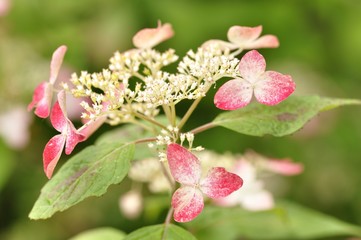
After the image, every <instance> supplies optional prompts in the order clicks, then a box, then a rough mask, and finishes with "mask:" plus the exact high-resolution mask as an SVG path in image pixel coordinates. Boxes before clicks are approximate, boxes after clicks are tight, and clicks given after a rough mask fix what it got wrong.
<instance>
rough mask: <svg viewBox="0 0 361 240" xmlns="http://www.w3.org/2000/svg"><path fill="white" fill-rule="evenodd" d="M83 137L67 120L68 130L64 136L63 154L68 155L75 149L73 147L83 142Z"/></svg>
mask: <svg viewBox="0 0 361 240" xmlns="http://www.w3.org/2000/svg"><path fill="white" fill-rule="evenodd" d="M84 140H85V136H84V135H82V134H80V133H78V131H77V130H76V129H75V128H74V125H73V124H72V123H71V122H70V120H68V130H67V135H66V144H65V154H67V155H69V154H70V153H71V152H72V151H73V150H74V148H75V146H76V145H77V144H78V143H80V142H82V141H84Z"/></svg>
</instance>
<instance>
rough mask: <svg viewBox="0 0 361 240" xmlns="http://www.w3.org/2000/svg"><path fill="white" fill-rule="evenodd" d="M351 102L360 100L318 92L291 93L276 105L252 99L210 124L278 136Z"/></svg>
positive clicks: (256, 134) (295, 129)
mask: <svg viewBox="0 0 361 240" xmlns="http://www.w3.org/2000/svg"><path fill="white" fill-rule="evenodd" d="M351 104H358V105H361V101H360V100H355V99H337V98H321V97H319V96H302V97H290V98H288V99H287V100H286V101H283V102H282V103H280V104H278V105H276V106H265V105H261V104H258V103H253V104H251V105H249V106H247V107H245V108H241V109H238V110H235V111H231V112H225V113H221V114H220V115H218V116H217V117H216V118H215V119H214V120H213V124H215V125H219V126H222V127H225V128H228V129H231V130H233V131H236V132H239V133H243V134H247V135H252V136H264V135H266V134H270V135H273V136H276V137H281V136H285V135H288V134H291V133H294V132H296V131H297V130H299V129H300V128H302V127H303V126H304V125H305V124H306V123H307V122H308V121H309V120H310V119H311V118H313V117H315V116H316V115H317V114H318V113H320V112H322V111H326V110H330V109H333V108H336V107H339V106H343V105H351Z"/></svg>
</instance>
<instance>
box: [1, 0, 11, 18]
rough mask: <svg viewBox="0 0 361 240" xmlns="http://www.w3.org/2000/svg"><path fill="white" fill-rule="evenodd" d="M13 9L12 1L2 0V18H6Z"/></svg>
mask: <svg viewBox="0 0 361 240" xmlns="http://www.w3.org/2000/svg"><path fill="white" fill-rule="evenodd" d="M10 7H11V2H10V0H0V17H1V16H5V15H6V14H7V13H8V12H9V10H10Z"/></svg>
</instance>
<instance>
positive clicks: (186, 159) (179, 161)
mask: <svg viewBox="0 0 361 240" xmlns="http://www.w3.org/2000/svg"><path fill="white" fill-rule="evenodd" d="M167 159H168V164H169V169H170V172H171V174H172V176H173V177H174V179H175V180H176V181H177V182H179V183H182V184H188V185H195V184H198V182H199V180H200V177H201V163H200V161H199V159H198V158H197V157H196V156H195V155H193V154H192V153H191V152H190V151H188V150H187V149H185V148H184V147H182V146H181V145H179V144H176V143H172V144H169V145H168V147H167Z"/></svg>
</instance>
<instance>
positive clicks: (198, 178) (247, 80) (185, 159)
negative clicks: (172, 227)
mask: <svg viewBox="0 0 361 240" xmlns="http://www.w3.org/2000/svg"><path fill="white" fill-rule="evenodd" d="M261 32H262V27H261V26H258V27H254V28H251V27H241V26H233V27H231V28H230V29H229V31H228V34H227V36H228V40H229V41H228V42H226V41H223V40H209V41H207V42H205V43H204V44H202V45H201V46H200V47H199V48H197V50H196V51H193V50H189V51H188V52H187V54H186V56H184V57H183V58H182V59H181V60H180V62H179V63H178V66H177V72H176V73H170V72H167V71H165V70H164V69H163V68H164V67H165V66H168V65H170V64H172V63H174V62H176V61H177V60H178V59H179V57H178V56H177V55H176V54H175V50H173V49H169V50H166V51H164V52H159V51H157V50H155V49H154V47H155V46H156V45H158V44H159V43H161V42H163V41H165V40H167V39H169V38H171V37H172V36H173V35H174V32H173V29H172V26H171V25H170V24H167V23H166V24H163V25H162V24H161V23H160V22H159V23H158V27H157V28H147V29H143V30H141V31H139V32H138V33H136V34H135V36H134V37H133V45H134V46H135V48H134V49H130V50H128V51H125V52H116V53H115V54H114V56H113V57H112V58H111V59H110V64H109V66H108V68H107V69H103V70H102V71H101V72H98V73H88V72H86V71H82V72H81V73H80V74H76V73H74V74H72V76H71V79H70V82H69V83H62V87H63V89H56V88H55V85H54V84H55V82H56V79H57V75H58V72H59V69H60V66H61V64H62V61H63V58H64V55H65V52H66V50H67V48H66V47H65V46H61V47H59V48H58V49H57V50H56V51H55V52H54V54H53V58H52V61H51V64H50V79H49V81H47V82H43V83H41V84H40V85H39V86H38V87H37V88H36V89H35V92H34V96H33V101H32V102H31V103H30V104H29V110H31V109H33V108H35V114H36V115H37V116H39V117H41V118H46V117H48V116H49V114H50V121H51V124H52V125H53V127H54V128H55V129H56V130H57V131H59V132H60V133H59V134H58V135H56V136H54V137H53V138H51V139H50V140H49V142H48V143H47V144H46V146H45V149H44V152H43V162H44V171H45V173H46V176H47V177H48V178H51V176H52V174H53V171H54V168H55V166H56V164H57V162H58V160H59V158H60V156H61V153H62V150H63V148H64V147H65V153H66V154H70V153H71V152H72V150H73V149H74V147H75V146H76V145H77V144H78V143H79V142H82V141H84V140H86V139H87V138H88V137H89V136H90V135H91V134H92V133H93V132H94V131H95V130H97V129H98V128H99V127H100V126H101V125H102V124H103V123H104V122H107V123H109V124H111V125H117V124H121V123H134V124H138V125H139V126H140V127H142V128H144V129H145V130H148V131H150V132H151V133H152V134H154V135H153V138H147V139H143V140H141V141H139V142H149V144H148V146H150V147H154V146H156V149H157V150H158V159H159V160H160V161H159V160H156V161H154V159H152V158H149V159H145V160H142V161H138V162H136V163H135V164H134V165H133V168H132V169H131V170H130V172H129V176H130V178H133V179H135V180H138V181H142V182H150V183H151V184H150V188H151V190H152V191H155V192H156V191H162V190H164V189H167V188H168V189H169V190H171V191H173V192H174V193H173V197H172V208H173V209H174V219H175V221H178V222H187V221H191V220H192V219H194V218H195V217H196V216H197V215H199V214H200V213H201V211H202V209H203V207H204V199H203V195H206V196H207V197H209V198H211V199H215V200H214V201H215V202H216V203H218V204H225V205H228V204H229V203H228V202H229V201H230V200H227V198H225V197H227V196H229V195H231V193H233V192H236V191H238V190H239V189H240V188H241V187H242V185H243V181H244V180H245V179H246V178H244V179H242V178H241V177H243V175H244V176H247V173H248V174H250V173H252V174H253V173H254V171H253V170H252V168H251V167H249V166H248V167H247V164H244V163H243V161H239V164H233V165H232V166H235V167H234V168H229V170H226V168H225V167H223V166H221V167H220V166H213V167H212V168H210V169H209V170H208V171H202V165H201V161H200V159H199V158H198V157H197V156H196V155H195V152H197V153H199V152H201V151H202V150H203V148H202V147H200V146H199V147H193V142H194V137H195V134H196V133H198V132H200V129H198V131H193V132H192V131H189V132H182V128H183V126H184V124H185V123H186V122H187V120H188V118H189V117H190V116H191V114H192V113H193V111H194V110H195V108H196V106H197V104H198V103H199V102H200V100H201V99H202V98H203V97H205V96H206V95H207V93H208V91H209V89H210V88H211V87H212V86H213V85H214V84H215V83H216V82H217V81H218V80H220V79H222V78H232V79H231V80H229V81H228V82H226V83H225V84H224V85H223V86H221V87H220V88H219V89H218V91H217V93H216V94H215V96H214V103H215V106H216V107H218V108H220V109H223V110H235V109H238V108H241V107H245V106H246V105H247V104H248V103H250V101H251V99H252V96H253V94H254V95H255V98H256V99H257V100H258V102H260V103H262V104H266V105H275V104H278V103H279V102H281V101H283V100H284V99H286V98H287V97H288V96H289V95H290V94H291V93H292V92H293V91H294V89H295V84H294V82H293V80H292V78H291V77H290V76H288V75H283V74H281V73H278V72H274V71H266V70H265V68H266V62H265V59H264V57H263V56H262V55H261V54H260V53H259V52H258V51H256V50H252V51H249V52H247V53H246V54H245V55H244V56H243V57H242V58H241V59H240V60H238V58H237V55H238V54H240V53H241V52H242V51H243V50H246V49H255V48H274V47H277V46H278V45H279V43H278V40H277V38H276V37H275V36H273V35H265V36H261V37H260V34H261ZM54 92H57V95H56V96H57V100H56V102H55V104H54V105H53V106H52V104H51V103H52V96H53V94H54ZM66 93H68V94H72V95H73V96H74V97H77V98H83V99H84V100H83V101H82V102H81V106H82V107H83V109H84V111H83V112H82V114H81V116H82V120H83V123H84V125H83V126H81V127H80V128H78V129H77V128H75V127H74V125H73V123H72V122H71V121H70V119H69V118H68V117H67V109H66V101H65V98H66ZM183 100H188V101H190V102H192V103H191V105H190V107H189V109H188V111H187V112H186V113H185V115H184V116H183V117H182V118H181V119H180V120H179V116H177V111H176V110H177V109H176V105H177V104H178V103H180V102H181V101H183ZM161 112H163V113H164V115H165V117H166V119H167V121H168V123H167V124H164V123H163V122H162V121H159V118H157V116H158V114H160V113H161ZM203 130H204V129H203ZM186 143H187V144H188V147H184V146H183V145H185V144H186ZM241 163H242V164H241ZM238 165H242V167H239V166H238ZM290 166H293V165H292V164H289V163H287V164H285V165H282V164H281V165H280V164H279V163H275V164H270V163H269V162H268V163H267V164H266V167H268V168H270V169H273V170H274V171H276V172H277V171H281V172H282V171H284V173H286V174H290V171H289V170H288V169H287V170H285V167H290ZM159 169H161V171H159ZM244 169H248V170H247V173H244V172H243V170H244ZM295 171H296V172H297V173H298V172H299V171H300V170H299V168H296V170H295ZM202 172H206V175H204V174H203V173H202ZM252 174H251V175H252ZM248 180H249V182H252V181H253V182H255V184H254V185H252V184H250V183H249V182H245V185H246V186H251V187H249V188H252V189H253V190H256V192H257V191H258V192H259V194H258V195H257V196H258V197H259V196H260V195H262V194H263V195H265V194H264V191H263V186H262V184H259V182H258V180H256V177H255V174H253V175H252V176H251V177H249V178H247V181H248ZM175 182H178V183H179V184H180V187H179V188H178V189H176V184H175ZM164 183H167V184H164ZM266 195H267V194H266ZM231 196H237V194H233V195H231ZM221 198H225V199H224V200H219V199H221ZM248 198H249V197H248ZM237 199H238V200H237V201H242V203H244V202H247V201H246V200H242V199H245V198H244V197H238V198H237ZM261 199H262V197H261ZM263 199H264V198H263ZM233 202H234V201H233ZM265 202H267V201H265ZM242 205H243V206H247V204H242Z"/></svg>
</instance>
